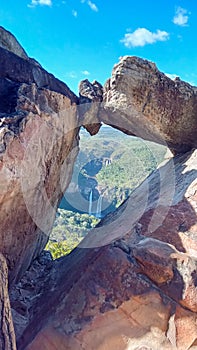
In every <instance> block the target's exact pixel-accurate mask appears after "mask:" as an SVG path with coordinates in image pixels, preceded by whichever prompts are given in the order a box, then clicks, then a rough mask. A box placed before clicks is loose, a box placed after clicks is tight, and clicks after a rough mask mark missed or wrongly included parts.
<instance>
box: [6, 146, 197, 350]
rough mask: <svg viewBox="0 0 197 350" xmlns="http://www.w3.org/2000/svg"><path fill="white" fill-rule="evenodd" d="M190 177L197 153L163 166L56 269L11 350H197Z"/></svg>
mask: <svg viewBox="0 0 197 350" xmlns="http://www.w3.org/2000/svg"><path fill="white" fill-rule="evenodd" d="M196 177H197V152H196V151H195V152H194V153H193V154H192V153H189V154H186V155H184V156H177V157H176V158H175V159H171V160H169V161H167V162H166V164H163V165H162V166H161V167H160V168H159V169H158V170H157V171H155V172H154V173H153V174H152V175H151V176H149V177H148V178H147V179H146V180H145V181H144V182H143V183H142V184H141V185H140V186H139V187H138V188H137V189H136V190H135V191H134V192H133V193H132V194H131V196H130V198H129V200H127V201H126V202H125V203H124V204H123V205H122V206H121V207H120V208H119V210H118V211H117V212H115V213H114V214H111V215H109V216H108V217H106V218H105V219H103V221H102V222H101V223H100V224H99V226H98V227H97V228H95V229H93V230H92V231H91V232H90V233H89V234H88V235H87V236H86V238H85V239H84V240H83V241H82V243H81V244H80V245H79V247H78V248H77V249H75V250H74V251H73V252H72V253H71V254H70V255H68V256H66V257H63V258H60V259H59V260H57V261H55V262H54V263H53V266H52V267H50V273H49V274H48V275H47V279H46V281H45V283H44V284H43V285H42V291H41V293H40V296H38V297H37V300H36V301H34V307H33V308H32V307H29V309H28V310H27V311H26V317H28V326H25V327H23V330H22V329H21V327H20V331H19V332H18V334H17V343H18V349H19V350H24V349H28V350H37V349H47V350H54V349H56V348H58V349H61V350H68V349H72V350H79V349H88V350H94V349H96V350H104V349H113V350H126V349H127V350H129V349H130V350H136V349H155V350H156V349H162V350H174V349H178V350H187V349H196V346H197V323H196V322H197V283H196V281H197V241H196V232H197V220H196V215H197V197H196V193H197V180H196ZM31 278H32V272H31V271H29V282H30V279H31ZM34 283H35V285H36V284H37V282H36V281H35V282H34ZM28 285H29V283H28V281H27V280H25V283H24V284H23V285H20V286H18V289H19V290H21V292H20V293H19V294H17V295H23V296H25V295H27V292H25V289H28V287H26V286H28ZM20 288H21V289H20ZM33 300H35V298H33ZM21 302H23V300H21ZM13 305H14V303H13ZM19 314H20V311H19ZM19 314H17V313H16V314H15V322H16V323H17V317H19V319H20V317H21V316H20V315H19ZM17 315H18V316H17Z"/></svg>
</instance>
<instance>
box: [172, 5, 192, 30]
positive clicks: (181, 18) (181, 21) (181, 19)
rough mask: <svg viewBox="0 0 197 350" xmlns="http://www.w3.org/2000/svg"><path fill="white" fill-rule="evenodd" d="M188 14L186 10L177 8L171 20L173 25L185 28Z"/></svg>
mask: <svg viewBox="0 0 197 350" xmlns="http://www.w3.org/2000/svg"><path fill="white" fill-rule="evenodd" d="M188 14H189V13H188V11H187V10H186V9H183V8H182V7H178V8H177V10H176V14H175V16H174V18H173V23H174V24H177V25H178V26H186V25H187V22H188V19H189V17H188Z"/></svg>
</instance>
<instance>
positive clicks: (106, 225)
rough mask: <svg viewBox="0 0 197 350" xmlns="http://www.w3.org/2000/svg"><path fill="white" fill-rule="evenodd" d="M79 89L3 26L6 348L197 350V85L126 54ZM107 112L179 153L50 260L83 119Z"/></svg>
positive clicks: (1, 296)
mask: <svg viewBox="0 0 197 350" xmlns="http://www.w3.org/2000/svg"><path fill="white" fill-rule="evenodd" d="M79 92H80V94H79V97H77V96H76V95H75V94H73V93H72V92H71V91H70V89H69V88H68V87H67V86H66V85H65V84H64V83H62V82H60V81H58V80H57V79H56V78H55V77H54V76H52V75H51V74H49V73H47V72H46V71H45V70H44V69H43V68H42V67H41V66H40V65H39V64H38V63H37V62H36V61H35V60H33V59H31V58H29V57H28V56H27V54H26V52H25V51H24V50H23V48H21V46H20V44H19V43H18V42H17V40H16V39H15V38H14V37H13V35H12V34H10V33H9V32H7V31H5V30H4V29H3V28H2V27H1V28H0V97H1V98H0V123H1V124H0V152H1V153H0V180H1V181H0V184H1V191H0V208H1V211H0V219H1V220H0V233H1V239H0V247H1V249H0V252H1V254H0V269H1V274H0V279H1V281H0V285H1V288H0V310H1V329H0V349H2V350H10V349H12V350H14V349H16V348H17V349H19V350H25V349H28V350H34V349H35V350H37V349H42V350H55V349H58V350H68V349H72V350H78V349H81V350H82V349H85V350H106V349H110V350H111V349H113V350H116V349H117V350H129V349H130V350H137V349H138V350H140V349H141V350H142V349H147V350H151V349H153V350H158V349H163V350H165V349H166V350H167V349H178V350H187V349H193V350H194V349H197V219H196V218H197V180H196V178H197V176H196V175H197V152H196V151H195V148H196V142H197V141H196V140H197V138H196V135H197V132H196V131H197V103H196V101H197V88H196V87H192V86H190V85H189V84H187V83H185V82H182V81H180V80H179V79H176V80H175V81H172V80H170V79H169V78H167V77H166V76H165V75H164V74H162V73H161V72H159V71H158V70H157V68H156V66H155V65H154V64H153V63H151V62H148V61H145V60H142V59H140V58H136V57H123V58H121V60H120V63H119V64H117V65H116V66H115V67H114V69H113V72H112V77H111V79H110V80H109V81H108V82H107V83H106V84H105V86H104V87H102V86H101V85H100V84H99V83H98V82H96V81H95V82H94V83H92V84H91V83H90V82H88V81H87V80H86V81H83V82H81V84H80V91H79ZM101 122H105V123H107V124H109V125H112V126H114V127H116V128H118V129H120V130H122V131H123V132H126V133H128V134H131V135H137V136H140V137H142V138H145V139H148V140H153V141H155V142H158V143H162V144H167V145H168V147H169V148H170V149H171V150H172V151H173V152H174V154H176V156H175V157H174V158H172V159H169V160H168V161H166V163H165V164H162V165H161V167H160V168H159V169H158V170H157V171H155V172H154V173H153V174H152V175H150V176H149V177H148V178H147V179H146V180H145V181H144V182H143V183H142V184H141V185H140V186H139V187H138V188H137V189H136V190H135V191H134V192H133V193H132V195H131V196H130V198H129V199H128V200H127V201H126V202H125V203H123V204H122V206H121V207H120V208H119V209H118V210H117V212H115V213H114V214H111V215H109V216H107V217H106V218H104V219H103V220H102V222H101V223H100V224H99V225H98V227H96V228H95V229H93V230H92V231H91V232H90V233H89V234H88V235H87V236H86V238H85V239H84V240H83V241H82V243H81V244H80V246H79V247H78V248H76V249H75V250H74V251H73V252H72V253H71V254H69V255H68V256H65V257H63V258H60V259H59V260H56V261H52V260H51V258H50V256H49V255H47V253H43V249H44V247H45V244H46V242H47V240H48V237H49V234H50V231H51V228H52V225H53V220H54V217H55V213H56V209H57V206H58V203H59V201H60V199H61V197H62V192H64V191H65V189H66V187H67V186H68V185H69V182H70V179H71V176H72V169H73V165H74V162H75V158H76V156H77V153H78V145H79V129H80V126H81V125H84V126H85V127H86V128H87V130H89V132H90V133H91V134H95V133H96V132H98V131H99V128H100V125H101ZM8 281H9V286H8ZM10 304H11V306H10Z"/></svg>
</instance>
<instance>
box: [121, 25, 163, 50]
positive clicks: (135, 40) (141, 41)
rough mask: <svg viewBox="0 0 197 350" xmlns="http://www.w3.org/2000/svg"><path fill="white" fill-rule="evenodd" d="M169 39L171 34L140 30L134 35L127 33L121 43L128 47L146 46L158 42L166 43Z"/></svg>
mask: <svg viewBox="0 0 197 350" xmlns="http://www.w3.org/2000/svg"><path fill="white" fill-rule="evenodd" d="M168 38H169V33H167V32H165V31H162V30H159V29H158V30H157V31H156V33H153V32H150V31H149V30H148V29H146V28H138V29H136V30H135V31H134V32H133V33H126V34H125V36H124V38H123V39H121V42H122V43H123V44H124V45H125V46H126V47H129V48H130V47H137V46H144V45H147V44H154V43H156V42H157V41H166V40H167V39H168Z"/></svg>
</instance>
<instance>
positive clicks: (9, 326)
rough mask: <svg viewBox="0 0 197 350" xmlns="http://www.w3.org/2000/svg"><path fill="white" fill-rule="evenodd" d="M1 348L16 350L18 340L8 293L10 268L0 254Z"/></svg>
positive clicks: (2, 349) (3, 349)
mask: <svg viewBox="0 0 197 350" xmlns="http://www.w3.org/2000/svg"><path fill="white" fill-rule="evenodd" d="M0 318H1V327H0V349H1V350H16V340H15V333H14V327H13V322H12V314H11V308H10V301H9V295H8V268H7V264H6V260H5V258H4V257H3V255H2V254H0Z"/></svg>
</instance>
